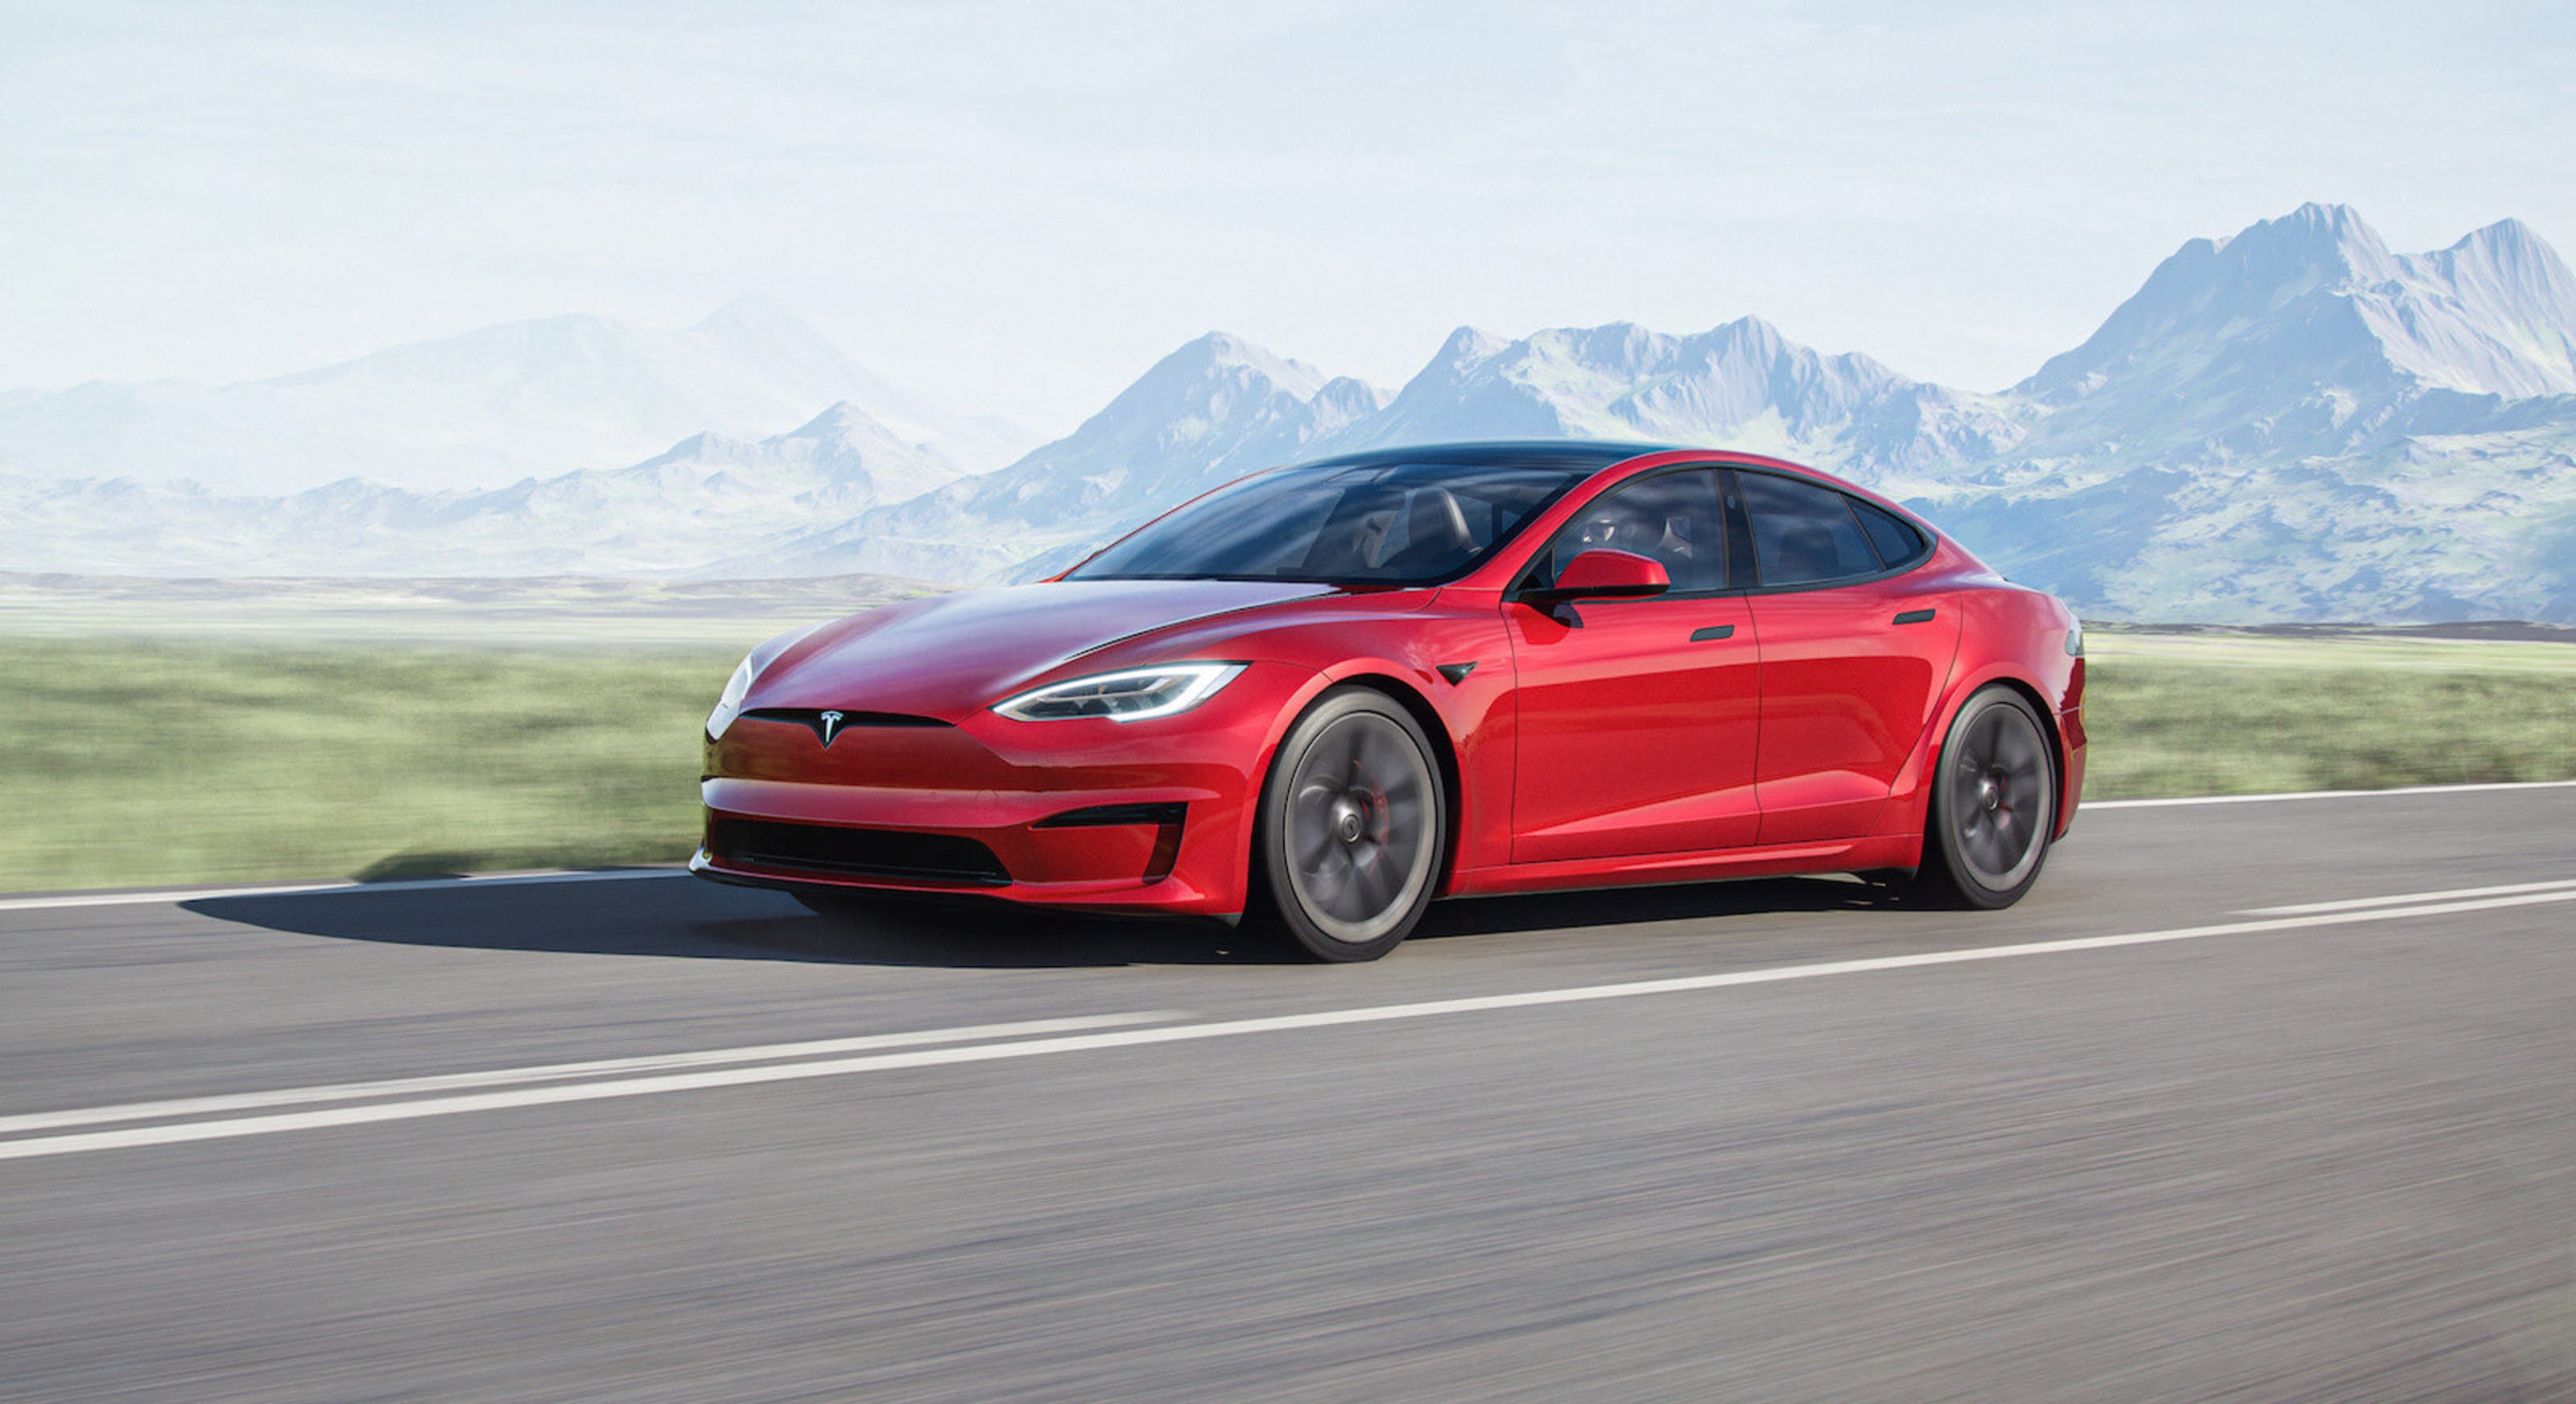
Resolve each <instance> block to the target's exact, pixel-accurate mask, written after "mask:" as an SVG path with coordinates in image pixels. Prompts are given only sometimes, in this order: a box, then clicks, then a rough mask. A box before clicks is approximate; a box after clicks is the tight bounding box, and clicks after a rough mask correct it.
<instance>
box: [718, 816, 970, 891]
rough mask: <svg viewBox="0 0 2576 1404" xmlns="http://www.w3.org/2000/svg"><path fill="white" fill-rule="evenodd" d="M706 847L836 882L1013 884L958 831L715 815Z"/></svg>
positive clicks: (734, 858)
mask: <svg viewBox="0 0 2576 1404" xmlns="http://www.w3.org/2000/svg"><path fill="white" fill-rule="evenodd" d="M707 850H708V852H710V853H711V854H713V855H714V857H715V859H716V861H717V862H719V863H723V862H739V863H744V864H748V865H750V866H752V867H757V868H776V869H781V870H786V871H800V872H810V873H826V874H830V875H833V876H836V877H873V878H891V879H897V880H903V881H920V882H963V883H973V884H976V885H977V886H981V887H1000V886H1003V885H1005V884H1007V883H1008V882H1010V880H1011V875H1010V873H1009V872H1008V871H1007V870H1005V869H1004V868H1003V867H1002V860H1001V859H999V858H996V857H994V856H993V850H991V849H989V848H986V847H985V846H984V845H982V844H980V843H978V842H976V841H975V840H973V839H970V838H960V837H958V836H956V835H954V834H915V833H906V832H903V831H901V830H896V829H843V828H836V827H833V826H830V825H825V824H783V823H780V822H778V821H776V820H771V819H728V818H717V819H715V820H713V821H711V822H710V823H709V825H708V827H707Z"/></svg>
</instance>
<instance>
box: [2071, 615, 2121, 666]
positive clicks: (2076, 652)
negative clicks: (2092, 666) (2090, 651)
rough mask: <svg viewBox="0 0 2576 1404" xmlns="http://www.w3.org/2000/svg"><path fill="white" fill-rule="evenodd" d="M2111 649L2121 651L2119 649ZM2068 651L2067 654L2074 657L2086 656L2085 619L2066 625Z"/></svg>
mask: <svg viewBox="0 0 2576 1404" xmlns="http://www.w3.org/2000/svg"><path fill="white" fill-rule="evenodd" d="M2111 651H2112V652H2114V653H2117V652H2119V650H2118V649H2113V650H2111ZM2066 652H2067V656H2069V657H2072V658H2081V657H2083V656H2084V621H2083V620H2081V619H2078V620H2076V621H2075V622H2074V623H2072V624H2069V625H2067V626H2066Z"/></svg>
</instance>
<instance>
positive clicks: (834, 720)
mask: <svg viewBox="0 0 2576 1404" xmlns="http://www.w3.org/2000/svg"><path fill="white" fill-rule="evenodd" d="M840 732H841V714H840V713H838V712H825V713H823V714H822V715H821V716H818V717H816V718H815V719H814V734H815V735H817V736H820V737H822V738H823V749H825V750H827V751H828V750H830V749H831V748H832V738H833V737H835V736H837V735H839V734H840Z"/></svg>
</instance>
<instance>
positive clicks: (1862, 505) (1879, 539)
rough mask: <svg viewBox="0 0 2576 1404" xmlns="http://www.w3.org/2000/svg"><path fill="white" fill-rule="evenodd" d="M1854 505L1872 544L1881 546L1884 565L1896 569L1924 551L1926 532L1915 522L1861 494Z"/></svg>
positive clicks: (1881, 557) (1881, 558)
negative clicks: (1861, 498)
mask: <svg viewBox="0 0 2576 1404" xmlns="http://www.w3.org/2000/svg"><path fill="white" fill-rule="evenodd" d="M1851 505H1852V511H1853V512H1855V513H1857V514H1858V515H1859V517H1860V529H1861V530H1863V531H1865V532H1868V533H1869V544H1870V545H1872V546H1875V547H1877V548H1878V559H1879V562H1880V563H1881V564H1882V565H1885V566H1886V567H1887V568H1888V569H1890V570H1893V569H1895V568H1896V567H1898V566H1901V565H1903V564H1905V563H1906V562H1908V561H1910V560H1913V559H1914V558H1915V557H1916V556H1919V555H1922V554H1923V533H1922V532H1920V531H1918V530H1916V529H1915V527H1914V524H1913V523H1912V522H1909V521H1907V520H1905V519H1904V518H1903V517H1900V516H1898V515H1896V514H1895V513H1893V512H1890V511H1888V510H1887V509H1886V508H1884V507H1877V506H1873V505H1871V504H1869V503H1867V502H1863V501H1861V500H1860V499H1859V498H1857V497H1855V498H1853V499H1852V500H1851Z"/></svg>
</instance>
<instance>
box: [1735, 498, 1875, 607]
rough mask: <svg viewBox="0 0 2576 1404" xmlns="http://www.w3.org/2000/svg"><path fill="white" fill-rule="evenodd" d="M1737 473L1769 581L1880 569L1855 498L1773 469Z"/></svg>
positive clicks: (1758, 559)
mask: <svg viewBox="0 0 2576 1404" xmlns="http://www.w3.org/2000/svg"><path fill="white" fill-rule="evenodd" d="M1738 476H1739V478H1740V480H1741V482H1742V484H1743V489H1744V513H1745V516H1746V517H1747V518H1748V519H1749V520H1750V521H1751V523H1752V526H1753V559H1754V563H1755V567H1756V569H1757V570H1758V571H1759V572H1760V575H1761V580H1762V583H1763V584H1764V585H1811V584H1815V583H1817V582H1820V581H1827V580H1843V579H1849V578H1853V577H1858V576H1863V575H1876V574H1877V573H1878V571H1879V563H1878V552H1877V551H1876V550H1875V549H1874V548H1872V547H1871V545H1870V544H1869V538H1868V537H1867V536H1865V535H1863V534H1862V533H1861V529H1860V522H1859V521H1858V520H1857V519H1856V518H1854V517H1853V516H1852V508H1851V499H1850V498H1847V497H1845V496H1843V495H1842V494H1841V493H1839V492H1835V491H1834V490H1833V489H1831V488H1825V487H1819V486H1817V485H1815V484H1814V483H1802V482H1796V481H1793V480H1791V479H1788V478H1780V477H1774V476H1772V475H1771V474H1768V473H1742V474H1739V475H1738Z"/></svg>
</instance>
